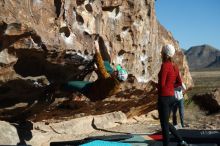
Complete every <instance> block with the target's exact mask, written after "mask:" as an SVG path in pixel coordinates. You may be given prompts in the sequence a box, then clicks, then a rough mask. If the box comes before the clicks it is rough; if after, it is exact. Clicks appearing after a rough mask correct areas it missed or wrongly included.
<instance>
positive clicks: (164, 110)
mask: <svg viewBox="0 0 220 146" xmlns="http://www.w3.org/2000/svg"><path fill="white" fill-rule="evenodd" d="M175 102H176V99H175V97H174V96H160V97H158V112H159V118H160V124H161V128H162V135H163V146H168V145H169V131H170V132H171V133H172V134H173V135H174V136H175V137H176V138H177V139H178V141H182V138H181V137H180V136H179V134H178V133H177V131H176V129H175V127H174V126H173V125H172V124H170V123H169V116H170V111H171V110H172V107H173V105H174V104H175Z"/></svg>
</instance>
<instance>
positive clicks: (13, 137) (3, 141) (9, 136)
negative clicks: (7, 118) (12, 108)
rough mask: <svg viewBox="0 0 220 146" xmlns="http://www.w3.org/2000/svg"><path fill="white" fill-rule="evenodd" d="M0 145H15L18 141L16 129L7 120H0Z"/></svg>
mask: <svg viewBox="0 0 220 146" xmlns="http://www.w3.org/2000/svg"><path fill="white" fill-rule="evenodd" d="M0 131H1V132H0V145H17V144H18V143H19V142H20V139H19V136H18V133H17V129H16V128H15V127H14V126H12V125H11V124H9V123H8V122H4V121H0Z"/></svg>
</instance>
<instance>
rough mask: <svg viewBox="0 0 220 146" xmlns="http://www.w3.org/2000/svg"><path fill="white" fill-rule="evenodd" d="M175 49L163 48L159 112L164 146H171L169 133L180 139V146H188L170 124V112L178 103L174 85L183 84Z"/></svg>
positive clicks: (159, 86) (168, 46) (159, 77)
mask: <svg viewBox="0 0 220 146" xmlns="http://www.w3.org/2000/svg"><path fill="white" fill-rule="evenodd" d="M174 54H175V48H174V47H173V46H172V45H170V44H169V45H165V46H163V48H162V52H161V55H162V62H163V63H162V65H161V69H160V72H159V74H158V95H159V96H158V112H159V118H160V124H161V128H162V135H163V146H168V145H169V131H170V132H171V133H172V134H173V135H174V136H175V137H176V138H177V139H178V141H179V145H180V146H187V143H186V142H185V141H183V139H182V137H180V136H179V134H178V133H177V131H176V129H175V127H174V126H173V125H172V124H170V123H169V116H170V111H171V109H172V107H173V105H174V104H175V102H176V99H175V96H174V84H179V85H181V84H182V81H181V79H180V75H179V69H178V67H177V66H176V65H175V64H174V63H173V62H172V57H173V56H174Z"/></svg>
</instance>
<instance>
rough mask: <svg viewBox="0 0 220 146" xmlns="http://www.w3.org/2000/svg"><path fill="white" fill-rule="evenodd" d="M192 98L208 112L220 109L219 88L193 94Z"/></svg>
mask: <svg viewBox="0 0 220 146" xmlns="http://www.w3.org/2000/svg"><path fill="white" fill-rule="evenodd" d="M192 99H193V101H194V102H195V103H196V104H198V105H199V106H200V107H201V108H202V109H204V110H206V111H208V112H209V113H214V112H218V111H219V110H220V88H218V89H215V90H214V91H212V92H211V93H205V94H199V95H194V96H193V97H192Z"/></svg>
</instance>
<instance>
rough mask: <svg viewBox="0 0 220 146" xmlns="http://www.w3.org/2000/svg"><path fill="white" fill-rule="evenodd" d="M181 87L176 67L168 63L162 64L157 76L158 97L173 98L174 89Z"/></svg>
mask: <svg viewBox="0 0 220 146" xmlns="http://www.w3.org/2000/svg"><path fill="white" fill-rule="evenodd" d="M181 85H182V80H181V78H180V74H179V69H178V67H177V66H176V65H174V64H173V63H172V62H170V61H166V62H163V63H162V65H161V69H160V72H159V74H158V93H159V96H174V87H178V86H181Z"/></svg>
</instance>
